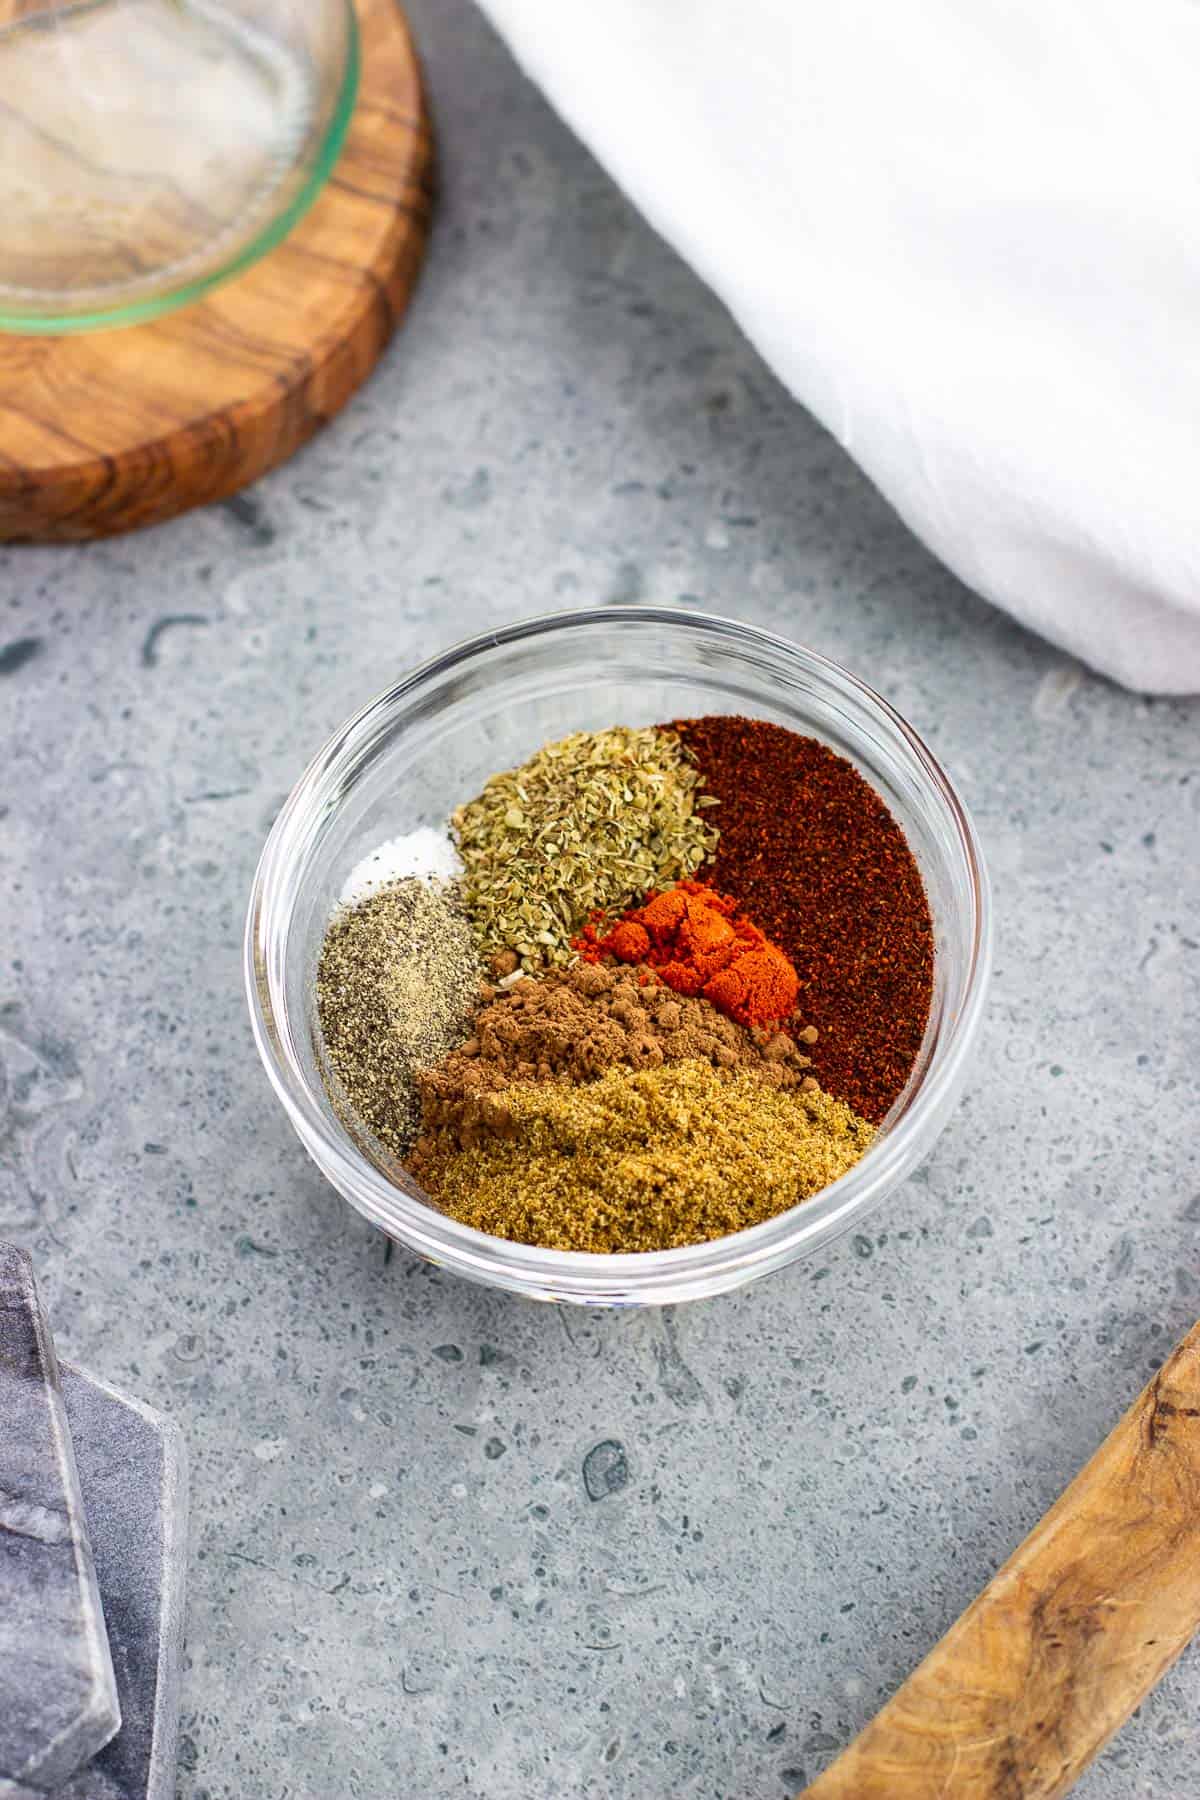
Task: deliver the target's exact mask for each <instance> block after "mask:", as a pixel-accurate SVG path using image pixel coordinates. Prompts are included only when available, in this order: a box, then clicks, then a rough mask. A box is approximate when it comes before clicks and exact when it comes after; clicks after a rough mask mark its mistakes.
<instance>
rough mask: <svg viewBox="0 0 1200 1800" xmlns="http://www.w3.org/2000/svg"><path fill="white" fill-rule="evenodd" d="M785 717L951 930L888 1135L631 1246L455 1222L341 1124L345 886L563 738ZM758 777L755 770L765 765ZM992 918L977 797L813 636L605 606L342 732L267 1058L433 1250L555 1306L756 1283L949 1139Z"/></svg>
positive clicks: (288, 866) (382, 1223)
mask: <svg viewBox="0 0 1200 1800" xmlns="http://www.w3.org/2000/svg"><path fill="white" fill-rule="evenodd" d="M713 712H733V713H738V712H740V713H744V714H748V715H751V716H754V717H758V718H764V719H772V720H774V721H776V722H777V723H779V724H781V725H786V726H789V727H791V728H792V729H793V730H796V731H799V732H803V733H807V734H808V735H810V736H813V737H818V738H820V739H822V740H823V741H824V742H825V743H827V744H829V745H831V746H832V747H833V748H834V749H835V750H837V751H838V752H839V753H840V754H841V755H843V756H845V757H848V758H849V759H850V761H851V762H853V763H854V764H855V765H856V766H857V767H858V768H859V769H860V770H861V772H862V773H863V774H864V775H865V776H866V777H867V779H868V780H869V781H870V782H871V783H872V784H873V785H874V787H875V788H876V789H877V790H878V791H879V792H880V793H881V794H882V795H883V797H884V798H885V799H886V801H887V803H888V805H889V806H890V808H891V809H892V812H893V814H894V815H895V817H896V818H897V819H898V820H899V822H900V824H901V825H902V826H903V828H904V830H905V832H906V834H907V836H908V841H909V843H910V845H911V846H912V849H913V853H914V854H915V856H916V858H917V861H918V863H919V865H920V868H921V873H922V875H923V877H924V880H925V885H926V889H927V891H928V894H929V901H930V905H931V908H932V911H933V917H934V924H935V931H936V957H935V972H934V998H933V1006H932V1010H931V1013H930V1019H929V1025H928V1028H927V1030H926V1032H925V1039H924V1042H923V1045H922V1048H921V1053H920V1055H919V1057H918V1058H917V1062H916V1065H915V1066H914V1068H913V1071H912V1074H911V1076H910V1078H909V1081H908V1084H907V1086H906V1087H905V1089H904V1092H903V1093H902V1094H901V1095H900V1097H899V1098H898V1099H897V1101H896V1103H895V1105H894V1106H893V1107H892V1109H891V1112H890V1113H889V1114H888V1117H887V1119H886V1120H885V1121H884V1123H883V1125H882V1127H881V1129H880V1132H879V1135H878V1137H877V1139H876V1141H875V1143H874V1144H873V1145H872V1147H871V1149H870V1150H869V1151H868V1152H867V1154H866V1155H865V1156H864V1157H863V1158H862V1160H861V1162H859V1163H858V1164H857V1165H856V1166H855V1167H854V1168H853V1169H851V1170H850V1171H849V1172H848V1173H847V1174H845V1175H843V1176H842V1177H841V1179H840V1180H839V1181H836V1182H834V1183H833V1185H832V1186H830V1187H828V1188H826V1189H824V1190H823V1192H821V1193H820V1194H818V1195H816V1196H815V1197H814V1198H813V1199H811V1200H806V1201H804V1202H802V1203H801V1204H800V1205H798V1206H795V1207H793V1208H792V1209H791V1210H790V1211H789V1212H786V1213H782V1214H780V1215H779V1216H778V1217H777V1218H774V1219H770V1220H768V1221H767V1222H766V1223H765V1224H762V1225H756V1226H754V1227H752V1228H751V1229H750V1230H748V1231H741V1232H737V1233H735V1234H733V1235H731V1236H729V1237H723V1238H718V1239H715V1240H714V1241H713V1242H711V1243H705V1244H693V1245H688V1246H686V1247H685V1248H683V1249H678V1250H663V1251H654V1252H644V1253H640V1254H627V1255H621V1256H610V1255H594V1254H589V1253H587V1252H585V1251H567V1250H545V1249H540V1248H537V1247H534V1246H532V1245H528V1244H515V1243H509V1242H507V1241H505V1240H504V1239H501V1238H494V1237H489V1236H487V1235H486V1234H485V1233H483V1232H480V1231H476V1230H474V1229H473V1228H472V1227H470V1226H467V1225H462V1224H459V1223H458V1221H457V1220H455V1219H452V1218H449V1217H447V1216H446V1215H445V1214H444V1213H443V1212H441V1211H440V1210H439V1209H438V1208H437V1207H436V1205H435V1204H434V1203H433V1202H432V1201H431V1200H430V1199H429V1198H428V1196H427V1195H425V1194H424V1193H423V1192H422V1190H421V1188H420V1187H419V1186H418V1184H417V1183H416V1182H415V1181H414V1180H412V1178H411V1177H410V1176H409V1175H408V1174H407V1173H406V1172H405V1171H404V1170H403V1169H402V1168H401V1166H400V1165H399V1163H398V1162H396V1161H395V1159H394V1158H390V1157H389V1156H388V1154H387V1153H386V1152H385V1151H383V1149H382V1147H381V1146H379V1145H378V1144H376V1143H375V1142H374V1140H373V1139H371V1138H369V1137H368V1136H367V1134H366V1133H365V1132H360V1131H359V1130H358V1129H357V1128H356V1127H355V1125H354V1124H353V1122H352V1121H344V1120H343V1119H342V1118H341V1117H340V1116H339V1113H338V1111H337V1110H335V1108H334V1106H333V1105H332V1104H331V1102H330V1099H329V1096H328V1094H327V1092H326V1090H325V1086H324V1084H323V1082H322V1079H321V1072H320V1069H321V1056H322V1052H321V1048H320V1042H319V1030H318V1028H317V1024H316V1016H315V999H314V981H315V971H316V965H317V958H318V955H319V952H320V948H321V941H322V937H323V934H324V931H325V926H326V924H327V922H328V919H329V916H330V914H331V912H332V910H333V908H334V907H335V905H336V904H337V901H338V899H339V896H340V894H341V892H342V889H343V886H344V884H345V882H346V879H347V876H348V875H349V873H350V871H351V870H352V869H353V867H354V866H355V864H356V863H358V862H359V861H360V860H361V859H362V858H363V857H364V856H365V855H366V854H367V853H368V852H370V851H371V850H373V849H374V848H375V847H376V846H377V845H378V844H380V843H381V842H383V841H384V840H386V839H389V838H394V837H397V836H399V835H401V834H404V833H407V832H410V831H412V830H414V829H415V828H416V827H417V826H419V825H433V826H441V825H443V824H444V822H445V821H446V820H447V818H448V817H449V815H450V813H451V812H452V811H453V809H454V807H455V806H457V805H458V804H459V803H460V802H462V801H463V800H465V799H468V798H469V797H470V796H471V795H472V794H474V793H477V792H478V791H479V789H480V787H481V786H482V785H483V782H484V781H485V779H486V778H487V776H488V775H489V774H491V773H492V772H493V771H495V770H497V769H505V768H510V767H512V766H513V765H514V764H516V763H519V762H521V761H523V760H524V759H525V758H526V757H528V756H529V755H531V754H532V752H533V751H534V750H536V749H537V748H538V747H539V745H541V744H543V743H544V742H546V741H547V740H548V739H552V738H558V737H562V736H563V735H565V733H567V732H569V731H578V730H597V729H599V728H602V727H604V726H607V725H612V724H624V725H650V724H654V723H656V722H659V721H662V720H669V719H672V718H682V717H687V716H694V715H697V714H701V713H713ZM746 778H747V780H749V781H753V779H754V771H753V769H748V770H747V771H746ZM990 919H991V910H990V902H989V895H988V882H987V876H986V873H985V870H984V865H983V857H982V854H981V851H980V848H979V843H978V840H977V838H976V835H975V831H974V827H973V826H972V824H971V821H970V818H969V817H968V815H967V811H966V808H965V807H964V806H963V804H962V802H961V800H960V799H959V798H958V796H957V794H956V793H955V791H954V789H953V787H952V786H951V784H950V781H949V779H948V778H947V776H946V775H945V774H944V772H943V771H942V769H941V768H940V767H939V766H938V764H937V762H936V761H935V759H934V757H933V756H932V755H931V754H930V752H929V750H928V749H927V748H926V747H925V745H924V744H923V743H922V742H921V740H920V738H919V737H918V736H917V734H916V732H915V731H913V729H912V728H911V726H909V725H907V724H905V722H904V720H903V719H902V718H900V716H899V715H898V714H897V713H895V712H894V711H893V710H892V708H891V707H890V706H888V704H887V702H886V701H884V700H882V699H880V697H879V695H878V694H876V693H873V692H872V690H871V689H870V688H869V687H867V686H866V685H865V684H864V683H863V682H861V681H859V680H858V678H857V677H856V676H854V675H850V674H848V673H847V671H846V670H845V669H841V668H839V667H838V666H837V665H836V664H835V663H832V662H829V661H827V659H826V658H825V657H823V656H819V655H817V653H816V652H815V651H813V650H806V649H803V648H801V646H800V645H798V644H791V643H788V642H787V641H786V640H785V639H783V638H779V637H775V636H773V635H772V634H771V633H770V632H766V631H760V630H758V629H757V628H755V627H753V626H750V625H744V624H740V623H739V622H737V621H736V620H733V619H721V618H713V617H705V616H703V615H699V614H696V613H691V612H677V611H673V610H666V609H660V608H648V607H647V608H642V607H604V608H600V609H597V610H595V611H586V612H571V613H559V614H555V615H552V616H550V617H546V618H538V619H530V620H526V621H524V622H523V623H521V624H517V625H511V626H508V627H506V628H504V629H503V630H500V631H496V632H489V633H487V634H486V635H484V636H482V637H477V638H472V639H470V640H469V641H468V642H466V643H463V644H459V645H458V646H457V647H456V648H454V649H452V650H448V651H446V652H445V653H444V654H443V655H441V656H437V657H434V658H433V660H432V661H430V662H427V663H425V664H423V665H422V667H421V668H419V669H416V670H414V671H413V672H412V673H411V674H409V675H406V676H405V677H404V678H403V679H402V680H401V681H399V682H398V683H397V685H396V686H395V687H392V688H389V689H388V691H387V692H386V693H383V694H380V695H379V697H378V698H377V699H375V700H372V701H371V702H370V704H369V705H368V706H366V707H364V708H363V710H362V711H361V712H360V713H358V714H357V715H356V716H355V717H354V718H352V719H351V720H350V721H349V723H348V724H346V725H345V726H343V728H342V729H341V730H340V731H339V732H338V733H337V734H336V735H335V736H334V737H333V738H331V739H330V741H329V743H327V744H326V745H325V748H324V749H323V750H322V751H321V752H320V753H319V755H318V756H317V757H316V758H315V760H314V761H313V762H312V763H311V764H310V766H309V768H308V769H307V770H306V772H305V774H304V775H303V776H302V777H301V779H300V781H299V782H298V784H297V785H296V787H295V788H294V789H293V790H292V793H291V794H290V796H289V798H288V799H287V801H286V803H285V804H284V807H283V810H282V811H281V812H280V814H279V817H278V819H277V820H276V821H275V824H274V826H273V828H272V830H271V834H270V836H269V838H268V840H267V844H266V848H265V849H264V851H263V855H262V860H261V862H260V863H259V867H258V872H257V875H256V876H255V880H254V888H253V892H252V894H251V899H250V911H249V916H248V919H247V923H246V945H245V974H246V991H247V995H248V998H249V1003H250V1014H251V1019H252V1022H253V1026H254V1035H255V1039H256V1041H257V1044H258V1049H259V1054H260V1055H261V1057H262V1059H263V1063H264V1065H265V1067H266V1070H267V1074H268V1075H269V1076H270V1078H271V1082H272V1085H273V1086H274V1088H275V1091H276V1093H277V1094H278V1096H279V1098H280V1100H281V1101H282V1102H283V1105H284V1108H285V1110H286V1112H287V1114H288V1117H289V1118H290V1119H291V1121H292V1124H293V1126H294V1127H295V1129H296V1132H297V1134H298V1135H299V1137H300V1140H301V1142H302V1143H303V1145H304V1147H305V1149H306V1150H307V1151H308V1153H309V1155H310V1156H311V1157H312V1159H313V1161H314V1162H315V1163H316V1164H317V1167H318V1168H319V1169H320V1170H321V1171H322V1173H323V1174H324V1175H325V1176H326V1177H327V1179H328V1180H329V1181H330V1182H332V1184H333V1186H334V1187H335V1188H336V1189H337V1190H338V1192H339V1193H340V1194H342V1195H343V1196H344V1197H345V1198H346V1199H347V1200H349V1201H350V1203H351V1205H353V1206H355V1207H357V1208H358V1210H359V1211H360V1212H361V1213H363V1214H364V1216H365V1217H366V1218H368V1219H370V1220H371V1221H372V1223H373V1224H375V1225H378V1226H379V1227H380V1228H381V1229H382V1230H383V1231H385V1232H387V1233H388V1235H389V1236H391V1237H393V1238H395V1239H397V1240H398V1241H399V1242H400V1243H402V1244H406V1245H408V1246H409V1248H410V1249H412V1250H415V1251H417V1252H418V1253H419V1254H420V1255H421V1256H424V1257H426V1258H428V1260H429V1261H431V1262H434V1263H438V1264H440V1265H441V1266H442V1267H444V1268H447V1269H452V1270H454V1271H455V1273H457V1274H459V1275H465V1276H467V1277H468V1278H470V1279H471V1280H474V1281H480V1282H484V1283H487V1284H488V1285H490V1286H492V1287H499V1288H507V1289H509V1290H511V1291H512V1292H514V1293H520V1294H526V1295H529V1296H531V1297H533V1298H535V1299H540V1300H569V1301H573V1302H576V1303H579V1304H583V1305H592V1306H659V1305H665V1304H668V1303H672V1302H675V1301H678V1300H694V1299H698V1298H700V1297H702V1296H705V1295H708V1294H717V1293H721V1292H723V1291H725V1290H726V1289H729V1288H735V1287H740V1286H741V1285H742V1284H743V1283H745V1282H748V1281H753V1280H755V1279H756V1278H757V1277H758V1276H760V1275H765V1274H767V1273H768V1272H769V1271H770V1270H772V1269H778V1268H781V1267H782V1266H783V1265H784V1264H785V1263H789V1262H793V1261H795V1260H796V1258H798V1257H801V1256H808V1255H811V1254H812V1253H813V1252H814V1251H816V1250H818V1249H820V1248H821V1247H822V1246H823V1245H825V1244H827V1243H829V1241H830V1239H832V1238H834V1237H837V1236H839V1235H840V1234H841V1233H842V1232H844V1231H846V1230H848V1229H849V1228H850V1227H851V1226H853V1225H857V1224H858V1223H860V1222H861V1220H862V1219H863V1218H865V1216H866V1215H867V1214H868V1213H869V1212H871V1211H872V1210H873V1208H874V1207H876V1206H877V1205H878V1204H879V1202H880V1201H881V1200H882V1199H883V1197H884V1196H885V1194H888V1193H890V1191H891V1190H892V1189H893V1188H894V1187H895V1186H896V1185H897V1183H899V1182H900V1181H902V1180H903V1179H904V1178H905V1176H906V1175H908V1174H909V1172H910V1171H911V1170H912V1169H913V1167H914V1166H915V1165H916V1163H917V1162H918V1161H919V1160H920V1159H921V1158H922V1157H923V1156H924V1155H925V1154H926V1152H927V1151H928V1150H929V1149H930V1147H931V1145H932V1144H933V1142H934V1140H935V1138H936V1137H937V1135H938V1133H939V1132H940V1131H941V1129H942V1126H943V1125H944V1124H945V1122H946V1120H947V1118H948V1117H949V1114H950V1112H951V1110H952V1109H953V1106H954V1104H955V1101H956V1100H957V1098H958V1094H959V1090H960V1087H961V1083H962V1080H963V1074H964V1070H965V1068H966V1064H967V1060H968V1056H969V1054H970V1051H971V1048H972V1046H973V1044H974V1042H975V1038H976V1035H977V1033H978V1029H979V1023H980V1019H981V1016H982V1013H983V1006H984V996H985V990H986V987H987V979H988V969H989V961H990V936H991V923H990Z"/></svg>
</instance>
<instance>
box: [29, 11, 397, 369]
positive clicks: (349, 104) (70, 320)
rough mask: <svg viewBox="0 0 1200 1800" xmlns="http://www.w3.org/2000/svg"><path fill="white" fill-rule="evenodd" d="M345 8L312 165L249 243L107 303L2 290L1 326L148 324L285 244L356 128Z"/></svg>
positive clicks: (55, 330) (356, 47) (39, 330)
mask: <svg viewBox="0 0 1200 1800" xmlns="http://www.w3.org/2000/svg"><path fill="white" fill-rule="evenodd" d="M341 11H342V12H343V14H344V15H345V18H346V56H345V62H344V65H343V68H342V76H341V80H340V82H339V84H338V91H337V95H336V97H335V99H334V102H333V108H332V110H331V112H330V115H329V123H328V125H327V126H326V128H325V132H324V135H323V136H322V138H321V140H320V142H319V143H318V144H317V147H316V152H315V154H314V156H313V165H312V168H311V170H310V171H309V173H308V176H307V178H306V179H305V180H304V181H303V182H302V183H301V185H300V187H299V188H298V189H297V190H296V192H295V193H294V194H293V195H292V198H291V199H290V200H289V201H288V204H287V205H286V206H285V207H284V208H283V210H282V211H281V212H278V213H272V214H271V215H270V216H269V217H268V219H267V220H266V222H265V223H264V225H263V226H262V229H261V230H260V231H257V232H256V233H255V234H254V236H253V237H252V238H251V239H250V240H249V242H248V243H245V244H243V245H242V246H241V248H240V249H238V250H235V251H234V252H233V253H232V254H231V255H230V256H228V257H226V258H223V259H222V260H221V261H220V262H219V263H216V264H215V265H214V266H213V267H212V268H209V269H204V270H202V271H201V273H200V274H198V275H194V276H193V277H192V278H191V279H190V280H185V281H182V282H180V283H179V284H178V286H168V287H164V288H162V289H161V290H157V291H155V292H153V293H149V294H145V295H143V296H142V298H141V299H137V300H126V301H116V302H114V303H113V304H112V305H111V306H106V305H104V304H103V303H102V304H100V305H95V304H86V305H84V304H81V305H80V306H78V307H73V308H68V309H66V310H63V311H58V312H47V311H45V310H39V311H33V310H23V309H22V308H20V307H14V306H13V304H12V302H11V300H6V299H5V298H4V297H3V291H2V290H0V331H10V332H12V333H13V334H14V336H17V335H19V336H25V337H62V336H65V335H67V334H69V333H74V332H86V331H106V330H110V329H115V328H116V327H119V326H124V325H145V324H147V323H149V322H150V321H151V320H153V319H161V318H162V317H164V315H165V314H167V313H171V312H174V311H176V309H177V308H179V307H181V306H189V305H190V304H191V302H192V301H193V300H200V299H202V298H203V297H204V295H205V294H209V293H211V292H212V290H213V289H214V288H216V287H221V286H223V285H224V283H225V282H227V281H231V280H232V279H233V278H234V276H236V275H243V274H245V272H246V270H247V269H250V268H253V266H254V264H255V263H257V262H261V261H262V259H263V257H264V256H266V255H267V253H268V252H269V251H271V250H274V249H275V248H276V246H277V245H278V244H281V243H282V242H283V240H284V238H285V237H287V236H288V234H289V232H291V230H292V229H293V227H294V226H296V225H298V224H299V222H300V220H301V219H302V218H303V217H304V215H305V213H306V212H308V211H309V209H310V208H311V207H312V206H313V204H314V203H315V201H316V199H317V196H318V195H319V194H320V193H321V190H322V189H323V188H324V186H325V184H326V182H327V181H328V180H329V177H330V176H331V175H332V174H333V171H334V168H335V166H336V164H337V160H338V158H339V156H340V155H341V153H342V147H343V145H344V144H345V142H346V134H347V133H348V131H349V130H350V121H351V119H352V118H353V117H354V108H355V103H356V101H357V99H358V84H359V78H360V75H361V71H362V38H361V32H360V29H359V23H358V8H357V7H356V5H355V0H341Z"/></svg>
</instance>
